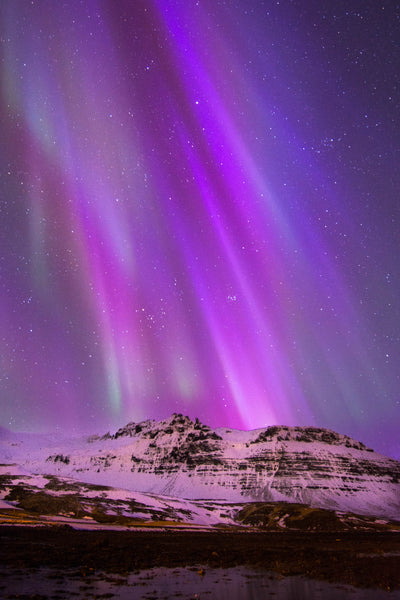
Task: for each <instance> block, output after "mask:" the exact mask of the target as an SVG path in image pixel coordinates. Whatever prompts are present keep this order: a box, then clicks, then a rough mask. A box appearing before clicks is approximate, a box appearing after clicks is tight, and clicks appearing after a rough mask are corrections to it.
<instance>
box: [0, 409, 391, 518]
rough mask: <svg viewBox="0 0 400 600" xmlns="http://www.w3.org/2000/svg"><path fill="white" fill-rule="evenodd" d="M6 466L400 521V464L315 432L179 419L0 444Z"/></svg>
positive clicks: (2, 439) (138, 488)
mask: <svg viewBox="0 0 400 600" xmlns="http://www.w3.org/2000/svg"><path fill="white" fill-rule="evenodd" d="M40 439H42V438H40ZM0 462H1V463H3V464H10V463H14V464H17V465H18V466H19V468H22V469H23V470H24V471H25V472H26V473H42V474H53V475H58V476H63V477H73V478H74V479H78V480H80V481H85V482H88V483H92V484H103V485H110V486H115V487H118V488H123V489H125V490H130V491H135V492H144V493H152V494H162V495H168V496H173V497H178V498H186V499H192V500H193V499H214V500H226V501H227V502H241V503H243V502H277V501H284V502H296V503H301V504H308V505H310V506H313V507H320V508H329V509H334V510H339V511H351V512H355V513H358V514H366V515H374V516H381V517H386V518H391V519H398V520H399V519H400V462H398V461H396V460H393V459H390V458H387V457H384V456H382V455H380V454H377V453H375V452H374V451H373V450H371V449H370V448H366V447H365V446H364V445H363V444H362V443H360V442H357V441H355V440H353V439H351V438H349V437H347V436H345V435H340V434H338V433H335V432H333V431H329V430H327V429H318V428H314V427H284V426H279V427H277V426H273V427H268V428H266V429H259V430H254V431H238V430H231V429H225V428H220V429H216V430H212V429H211V428H210V427H208V426H206V425H203V424H202V423H200V421H199V420H197V419H196V420H195V421H192V420H190V419H189V418H188V417H184V416H183V415H180V414H174V415H172V417H170V418H169V419H166V420H164V421H161V422H155V421H144V422H141V423H129V424H128V425H126V426H125V427H123V428H121V429H119V430H118V431H117V432H116V433H114V434H110V433H108V434H106V435H104V436H92V437H90V438H85V439H80V440H66V441H60V440H56V439H54V438H46V439H44V438H43V439H42V441H41V442H40V443H39V438H36V439H35V443H31V440H30V439H27V438H25V439H24V438H22V437H18V436H13V437H11V438H10V436H0Z"/></svg>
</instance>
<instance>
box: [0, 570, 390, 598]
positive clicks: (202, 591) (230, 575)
mask: <svg viewBox="0 0 400 600" xmlns="http://www.w3.org/2000/svg"><path fill="white" fill-rule="evenodd" d="M35 595H36V596H37V597H38V598H41V599H43V600H45V599H49V600H51V599H57V600H69V599H70V598H76V599H79V598H85V600H89V599H96V600H100V599H101V598H103V599H105V598H115V599H116V600H117V599H119V600H140V599H143V600H156V599H157V600H166V599H168V600H169V599H171V598H176V599H178V600H187V599H190V600H200V599H202V600H204V599H213V598H218V600H259V599H264V598H271V599H274V600H303V599H304V600H305V599H307V600H313V599H315V600H346V599H351V600H400V591H396V592H386V591H381V590H359V589H356V588H352V587H349V586H343V585H334V584H329V583H324V582H320V581H315V580H309V579H303V578H302V577H286V578H281V577H279V576H278V575H276V574H274V573H269V572H265V571H259V570H253V569H248V568H245V567H235V568H231V569H209V568H207V567H204V568H201V567H198V568H193V567H190V568H179V569H167V568H159V569H149V570H146V571H140V572H138V573H132V574H130V575H129V576H127V577H123V576H121V575H109V574H104V573H96V574H83V573H81V572H79V571H66V572H64V571H59V570H56V569H40V570H39V571H33V570H32V571H26V570H17V569H11V570H10V569H8V570H3V569H1V570H0V597H1V598H9V599H13V598H21V599H24V598H25V599H28V598H35Z"/></svg>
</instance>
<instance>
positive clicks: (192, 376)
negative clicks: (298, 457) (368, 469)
mask: <svg viewBox="0 0 400 600" xmlns="http://www.w3.org/2000/svg"><path fill="white" fill-rule="evenodd" d="M399 15H400V6H399V5H398V4H397V3H396V2H387V1H383V2H380V3H377V2H372V1H370V0H367V1H363V2H361V1H360V2H356V1H355V0H350V1H349V2H344V1H340V0H333V1H332V2H328V0H322V1H316V0H310V1H309V2H302V1H301V0H292V1H291V0H280V1H279V2H272V1H262V0H254V1H253V2H250V1H245V0H233V1H232V2H229V1H217V0H198V1H195V0H139V1H128V0H84V1H78V0H69V1H64V2H63V1H61V0H58V1H57V2H56V1H53V0H32V1H30V0H3V1H2V2H1V4H0V27H1V32H0V33H1V37H0V43H1V45H0V49H1V64H0V69H1V70H0V74H1V96H0V117H1V131H2V136H1V138H2V139H1V146H0V148H1V150H0V160H1V171H0V178H1V179H0V186H1V187H0V189H1V194H0V227H1V232H0V236H1V237H0V283H1V292H0V294H1V295H0V302H1V304H0V309H1V312H0V344H1V363H0V366H1V371H0V411H1V412H0V424H1V425H3V426H5V427H9V428H11V429H15V430H30V431H44V430H55V429H57V430H63V431H68V432H80V431H92V432H94V431H99V432H103V431H106V430H108V429H113V428H115V427H117V426H121V425H123V424H125V423H126V422H128V421H139V420H143V419H146V418H164V417H166V416H168V415H169V414H170V413H172V412H174V411H176V412H182V413H184V414H188V415H190V416H191V417H192V418H194V417H196V416H197V417H199V418H200V419H201V420H202V421H204V422H206V423H207V424H209V425H211V426H214V427H216V426H222V425H226V426H230V427H237V428H244V429H250V428H256V427H263V426H265V425H271V424H287V425H313V424H315V425H318V426H321V427H328V428H331V429H334V430H336V431H339V432H341V433H346V434H348V435H351V436H352V437H355V438H357V439H360V440H361V441H363V442H364V443H366V444H369V445H371V446H372V447H374V448H375V449H376V450H380V451H381V452H383V453H387V454H389V455H392V456H396V457H400V446H399V441H398V425H399V416H400V371H399V364H400V333H399V325H400V285H399V270H400V262H399V253H400V252H399V251H400V202H399V190H400V170H399V167H398V163H399V159H400V143H399V141H400V135H399V133H400V132H399V122H400V121H399V73H400V68H399V67H400V49H399V27H400V20H399Z"/></svg>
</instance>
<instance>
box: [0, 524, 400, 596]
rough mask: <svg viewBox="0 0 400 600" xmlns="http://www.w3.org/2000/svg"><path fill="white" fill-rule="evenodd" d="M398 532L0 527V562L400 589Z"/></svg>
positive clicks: (27, 566)
mask: <svg viewBox="0 0 400 600" xmlns="http://www.w3.org/2000/svg"><path fill="white" fill-rule="evenodd" d="M399 558H400V535H396V532H372V533H371V532H361V531H360V532H343V531H341V532H326V533H324V532H293V531H281V532H275V531H245V530H240V531H232V530H217V531H213V530H210V531H204V530H203V531H193V530H190V531H188V530H185V531H180V530H176V529H175V530H161V529H148V530H147V531H143V530H132V529H131V530H126V531H121V530H119V531H118V530H109V529H106V528H104V529H99V530H82V529H73V528H71V527H70V526H67V525H52V526H41V527H29V526H28V527H26V526H24V525H18V526H12V525H1V526H0V564H1V565H2V566H6V567H10V568H12V567H17V568H19V569H22V570H23V569H39V568H41V567H50V568H55V569H78V570H80V571H81V572H82V573H83V574H85V573H88V574H89V573H93V572H97V571H103V572H106V573H118V574H125V575H126V574H128V573H131V572H134V571H140V570H143V569H150V568H153V567H190V566H196V565H204V567H207V566H208V567H212V568H222V569H226V568H229V567H235V566H247V567H251V568H256V569H261V570H263V571H273V572H275V573H278V574H279V575H282V576H285V577H286V576H296V575H301V576H305V577H307V578H310V579H317V580H321V581H326V582H330V583H342V584H348V585H352V586H354V587H358V588H380V589H385V590H395V589H400V570H399V568H398V565H399Z"/></svg>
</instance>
